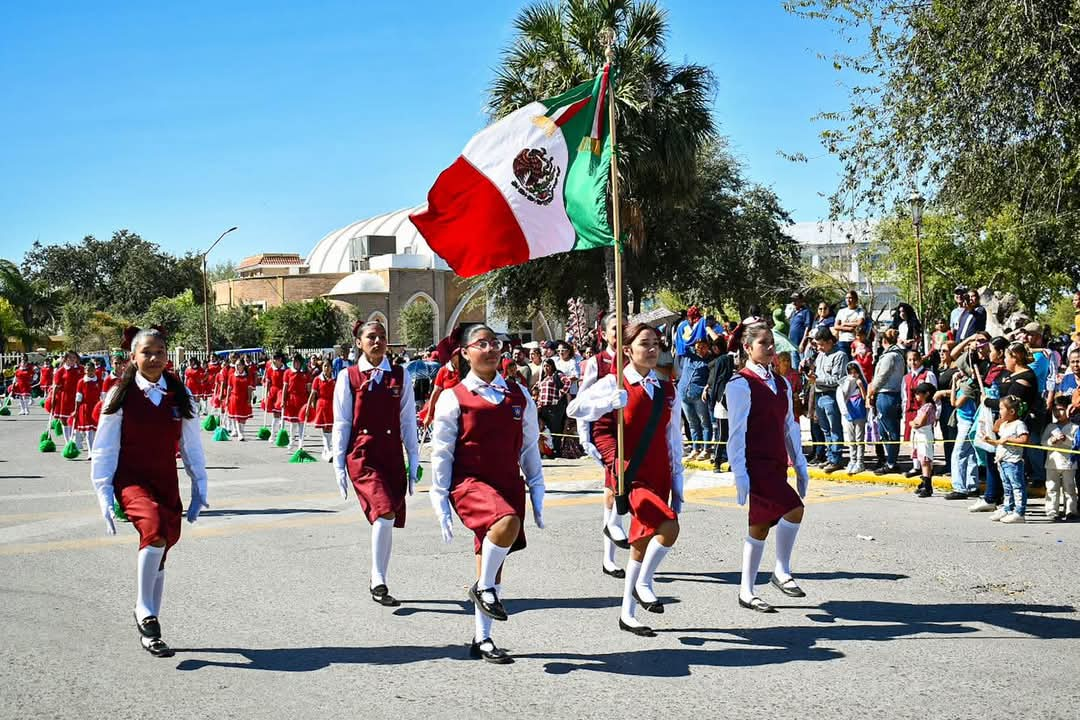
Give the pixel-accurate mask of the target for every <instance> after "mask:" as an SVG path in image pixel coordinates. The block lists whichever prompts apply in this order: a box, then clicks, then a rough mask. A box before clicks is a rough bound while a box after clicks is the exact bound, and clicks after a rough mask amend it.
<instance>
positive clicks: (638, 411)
mask: <svg viewBox="0 0 1080 720" xmlns="http://www.w3.org/2000/svg"><path fill="white" fill-rule="evenodd" d="M623 387H624V388H625V389H626V394H627V402H626V407H625V408H623V443H624V446H623V447H624V453H623V462H624V463H627V464H629V462H630V458H631V457H632V456H633V455H634V452H635V451H636V448H637V447H638V445H640V444H641V442H642V435H643V434H644V433H645V426H646V425H648V422H649V415H650V413H651V412H652V404H653V399H652V398H651V397H649V394H648V393H647V392H645V388H643V387H642V386H641V384H640V383H634V384H630V382H629V381H628V380H627V379H626V378H625V377H624V378H623ZM659 391H663V393H664V409H663V410H662V411H661V413H660V421H659V422H658V423H657V425H656V431H655V433H654V434H653V436H652V439H651V440H650V441H649V449H648V450H647V451H646V453H645V458H644V460H642V462H641V465H640V467H639V469H638V471H637V474H636V475H635V476H634V482H633V485H634V486H637V485H642V486H644V487H647V488H649V489H650V490H652V491H653V492H655V493H656V494H657V495H659V496H660V497H661V498H662V499H663V500H665V501H666V500H667V499H668V495H669V494H670V493H671V454H670V453H669V452H668V445H667V429H668V424H669V423H670V422H671V406H672V405H673V404H674V402H675V387H674V386H673V385H672V384H671V382H670V381H668V380H660V387H659V388H654V389H653V392H654V393H656V392H659ZM616 420H617V415H616V413H614V412H611V413H608V414H607V415H604V416H603V417H602V418H600V419H599V420H597V421H596V422H595V423H593V427H592V429H593V442H594V444H595V445H596V449H597V450H599V451H600V454H601V456H603V458H604V465H606V466H607V467H608V468H609V469H611V471H612V473H613V474H614V468H615V456H616V454H617V441H616V436H615V433H616V431H617V428H616Z"/></svg>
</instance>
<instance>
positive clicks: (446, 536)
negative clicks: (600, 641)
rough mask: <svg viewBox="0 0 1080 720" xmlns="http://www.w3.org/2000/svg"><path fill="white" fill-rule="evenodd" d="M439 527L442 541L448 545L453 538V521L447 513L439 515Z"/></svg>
mask: <svg viewBox="0 0 1080 720" xmlns="http://www.w3.org/2000/svg"><path fill="white" fill-rule="evenodd" d="M439 528H440V529H441V530H442V541H443V542H444V543H446V544H447V545H449V544H450V541H451V540H453V539H454V521H453V520H452V519H451V517H450V516H449V515H440V516H439Z"/></svg>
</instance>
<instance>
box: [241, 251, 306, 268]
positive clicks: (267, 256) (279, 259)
mask: <svg viewBox="0 0 1080 720" xmlns="http://www.w3.org/2000/svg"><path fill="white" fill-rule="evenodd" d="M303 264H304V260H303V259H302V258H301V257H300V255H299V254H298V253H263V254H261V255H252V256H251V257H246V258H244V259H243V260H241V261H240V264H239V265H237V266H236V269H237V270H244V269H246V268H250V267H255V266H257V265H303Z"/></svg>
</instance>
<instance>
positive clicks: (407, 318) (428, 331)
mask: <svg viewBox="0 0 1080 720" xmlns="http://www.w3.org/2000/svg"><path fill="white" fill-rule="evenodd" d="M434 322H435V310H434V309H433V308H432V307H431V303H429V302H427V301H426V300H417V301H415V302H411V303H409V304H408V305H406V306H405V307H403V308H402V309H401V312H400V313H399V314H398V334H399V335H400V336H401V339H402V341H404V343H405V346H406V347H409V348H412V349H414V350H417V349H424V348H427V347H430V346H432V345H434V344H435V338H434V337H433V336H432V327H433V323H434Z"/></svg>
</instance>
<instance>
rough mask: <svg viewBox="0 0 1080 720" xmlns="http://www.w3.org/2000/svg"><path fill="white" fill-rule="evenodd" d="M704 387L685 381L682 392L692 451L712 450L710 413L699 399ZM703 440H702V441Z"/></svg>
mask: <svg viewBox="0 0 1080 720" xmlns="http://www.w3.org/2000/svg"><path fill="white" fill-rule="evenodd" d="M703 390H704V388H703V387H702V386H701V385H696V384H694V383H687V384H686V388H685V389H684V390H683V393H682V403H683V406H682V409H683V415H684V416H685V417H686V422H687V423H689V425H690V441H691V443H692V445H691V447H692V448H693V450H694V452H698V451H701V450H706V451H709V452H712V449H713V448H712V444H711V443H712V439H713V434H712V413H710V412H709V408H708V407H707V406H706V405H705V401H704V400H702V399H701V393H702V391H703ZM702 441H704V442H702Z"/></svg>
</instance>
